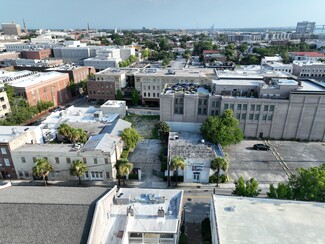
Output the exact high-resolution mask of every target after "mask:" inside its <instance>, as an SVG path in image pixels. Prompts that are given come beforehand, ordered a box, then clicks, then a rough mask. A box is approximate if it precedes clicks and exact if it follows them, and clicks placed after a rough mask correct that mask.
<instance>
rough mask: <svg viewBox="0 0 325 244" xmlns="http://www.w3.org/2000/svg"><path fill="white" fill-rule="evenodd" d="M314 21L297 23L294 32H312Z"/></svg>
mask: <svg viewBox="0 0 325 244" xmlns="http://www.w3.org/2000/svg"><path fill="white" fill-rule="evenodd" d="M315 25H316V22H308V21H302V22H298V23H297V27H296V34H302V35H304V34H313V33H314V30H315Z"/></svg>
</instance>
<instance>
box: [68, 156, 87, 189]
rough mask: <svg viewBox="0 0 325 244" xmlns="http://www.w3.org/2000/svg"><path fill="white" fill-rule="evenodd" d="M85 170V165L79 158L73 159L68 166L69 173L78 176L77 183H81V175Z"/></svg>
mask: <svg viewBox="0 0 325 244" xmlns="http://www.w3.org/2000/svg"><path fill="white" fill-rule="evenodd" d="M86 172H87V165H86V164H85V163H84V162H83V161H81V160H74V161H73V162H72V164H71V166H70V175H73V176H77V177H78V178H79V185H80V184H81V176H83V174H84V173H86Z"/></svg>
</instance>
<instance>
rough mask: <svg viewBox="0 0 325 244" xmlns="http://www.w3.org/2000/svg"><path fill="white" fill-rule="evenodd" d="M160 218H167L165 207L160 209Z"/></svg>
mask: <svg viewBox="0 0 325 244" xmlns="http://www.w3.org/2000/svg"><path fill="white" fill-rule="evenodd" d="M158 217H162V218H163V217H165V210H164V209H163V207H159V208H158Z"/></svg>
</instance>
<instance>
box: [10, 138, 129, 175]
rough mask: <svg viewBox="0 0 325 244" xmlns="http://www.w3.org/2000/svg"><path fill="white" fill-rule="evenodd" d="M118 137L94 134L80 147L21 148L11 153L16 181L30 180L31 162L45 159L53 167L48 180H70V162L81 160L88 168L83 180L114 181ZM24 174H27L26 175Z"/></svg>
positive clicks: (32, 164) (120, 149)
mask: <svg viewBox="0 0 325 244" xmlns="http://www.w3.org/2000/svg"><path fill="white" fill-rule="evenodd" d="M123 145H124V144H123V141H122V139H121V138H120V137H117V136H112V135H109V134H106V133H104V134H98V135H95V136H92V137H90V138H89V140H88V141H87V142H86V144H85V145H83V146H81V147H80V146H75V145H73V144H25V145H23V146H21V147H19V148H16V149H15V150H12V151H11V157H12V161H13V164H14V166H15V169H16V172H17V176H18V178H20V179H21V178H23V179H32V172H33V166H34V162H35V160H36V159H37V158H47V159H48V160H49V162H50V163H51V164H52V165H53V167H54V171H53V172H52V173H51V174H50V177H49V179H51V180H71V179H75V177H73V176H71V175H70V172H69V169H70V166H71V163H72V162H73V161H74V160H82V161H83V162H84V163H85V164H86V165H87V168H88V171H87V172H86V173H85V174H84V176H83V177H82V179H84V180H114V179H115V178H116V169H115V167H114V165H115V163H116V161H117V160H118V159H119V158H120V155H121V153H122V151H123ZM26 172H27V173H26Z"/></svg>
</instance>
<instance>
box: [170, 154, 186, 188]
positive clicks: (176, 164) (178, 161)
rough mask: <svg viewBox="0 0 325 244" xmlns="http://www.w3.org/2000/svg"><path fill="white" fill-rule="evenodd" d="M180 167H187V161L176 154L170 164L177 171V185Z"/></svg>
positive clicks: (171, 168)
mask: <svg viewBox="0 0 325 244" xmlns="http://www.w3.org/2000/svg"><path fill="white" fill-rule="evenodd" d="M178 169H182V170H184V169H185V162H184V159H183V158H182V157H180V156H174V157H173V158H172V161H171V164H170V170H173V171H175V181H176V186H177V179H178Z"/></svg>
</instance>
